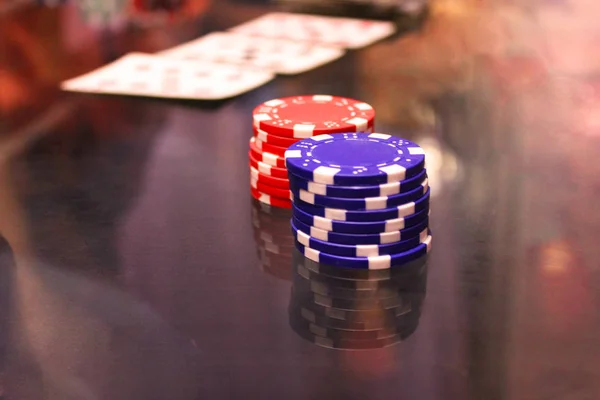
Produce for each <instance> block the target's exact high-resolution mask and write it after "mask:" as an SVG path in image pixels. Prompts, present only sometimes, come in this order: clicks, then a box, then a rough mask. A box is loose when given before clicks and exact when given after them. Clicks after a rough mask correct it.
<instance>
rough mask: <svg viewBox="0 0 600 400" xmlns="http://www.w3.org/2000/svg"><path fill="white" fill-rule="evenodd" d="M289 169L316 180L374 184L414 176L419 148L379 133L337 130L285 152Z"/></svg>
mask: <svg viewBox="0 0 600 400" xmlns="http://www.w3.org/2000/svg"><path fill="white" fill-rule="evenodd" d="M285 160H286V166H287V169H288V171H289V172H291V173H293V174H295V175H297V176H299V177H301V178H304V179H308V180H311V181H313V182H316V183H322V184H335V185H377V184H380V183H389V182H397V181H402V180H404V179H407V178H411V177H413V176H415V175H418V174H419V173H421V172H422V171H423V168H424V166H425V154H424V151H423V149H422V148H421V147H419V146H418V145H417V144H416V143H413V142H411V141H409V140H406V139H401V138H398V137H395V136H391V135H386V134H382V133H354V132H353V133H341V134H333V135H320V136H315V137H311V138H308V139H304V140H302V141H300V142H297V143H295V144H293V145H292V146H290V147H289V148H288V150H287V151H286V152H285Z"/></svg>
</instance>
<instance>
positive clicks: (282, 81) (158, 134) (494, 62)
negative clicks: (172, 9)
mask: <svg viewBox="0 0 600 400" xmlns="http://www.w3.org/2000/svg"><path fill="white" fill-rule="evenodd" d="M494 3H495V2H491V1H487V2H481V1H474V0H473V1H466V0H465V1H462V2H461V1H459V2H457V1H454V2H450V1H438V2H434V4H433V6H432V8H431V10H430V15H429V17H428V19H427V21H426V23H425V24H424V26H422V27H421V28H420V29H419V30H418V31H416V32H412V33H406V34H403V35H399V36H397V37H395V38H392V39H390V40H387V41H384V42H382V43H378V44H376V45H373V46H371V47H368V48H366V49H363V50H360V51H354V52H350V53H348V54H347V55H346V56H344V57H343V58H342V59H340V60H339V61H337V62H335V63H333V64H330V65H327V66H324V67H322V68H319V69H317V70H314V71H311V72H309V73H306V74H302V75H298V76H295V77H286V78H282V77H278V78H277V79H275V80H274V81H273V82H271V83H269V84H267V85H266V86H263V87H261V88H259V89H257V90H255V91H253V92H250V93H247V94H245V95H242V96H240V97H237V98H235V99H232V100H231V101H227V102H222V103H218V104H211V103H204V102H173V101H164V100H156V99H142V98H133V97H131V98H130V97H117V96H89V95H81V94H67V93H62V92H60V91H59V90H58V89H57V84H58V82H60V80H62V79H66V78H69V77H72V76H75V75H77V74H79V73H83V72H86V71H88V70H90V69H92V68H94V67H96V66H99V65H102V64H103V63H104V62H107V61H109V60H111V59H114V58H115V57H117V56H118V55H120V54H124V53H125V52H127V51H131V50H138V51H158V50H161V49H164V48H167V47H170V46H172V45H174V44H176V43H179V42H181V41H185V40H189V39H191V38H194V37H197V36H199V35H201V34H202V33H204V32H208V31H212V30H219V29H225V28H227V27H230V26H233V25H235V24H238V23H240V22H242V21H245V20H248V19H250V18H253V17H254V16H258V15H260V14H262V13H264V12H267V11H269V10H271V9H273V7H272V6H267V5H264V4H258V2H254V3H252V2H243V3H235V2H232V1H219V2H218V4H217V3H216V2H215V3H214V4H211V3H210V2H203V1H200V2H196V3H195V4H196V6H197V7H196V9H195V11H194V12H195V13H196V14H195V15H196V16H195V17H194V18H188V19H185V18H183V19H181V20H175V21H173V22H171V23H170V24H168V25H164V26H162V25H158V26H150V27H146V28H143V29H142V28H136V29H125V30H118V29H117V30H112V31H104V32H101V31H98V30H94V29H92V28H85V25H82V23H81V22H80V21H79V22H78V20H77V18H78V16H77V15H76V14H75V13H73V11H72V10H71V9H69V8H60V9H41V8H35V7H25V8H22V9H19V10H17V11H12V12H11V13H6V14H4V15H2V17H1V18H3V21H4V22H7V23H4V24H0V26H1V28H0V29H2V30H4V31H3V32H2V36H3V37H7V38H9V39H8V42H7V43H8V45H9V46H8V47H7V48H8V50H9V51H7V53H6V54H7V55H8V57H6V58H5V59H4V60H0V67H2V69H1V70H0V71H4V72H3V75H2V76H3V77H2V79H3V82H4V84H3V87H4V89H3V94H2V95H1V96H0V98H1V99H2V103H0V104H1V105H2V109H1V112H2V114H3V125H1V126H0V128H1V129H3V131H2V132H1V136H0V140H1V141H0V162H1V168H0V234H1V236H2V237H4V243H3V244H2V245H1V246H0V274H1V279H0V324H1V329H0V332H1V333H0V354H1V357H0V360H2V361H1V365H2V371H4V372H3V373H2V375H0V376H3V378H0V381H1V382H2V384H3V385H4V388H3V390H4V391H5V398H6V399H27V400H29V399H35V400H38V399H60V400H70V399H76V400H80V399H111V400H120V399H124V400H125V399H127V400H132V399H140V400H146V399H148V400H153V399H169V400H187V399H209V398H210V399H225V398H232V399H234V398H235V399H238V398H239V399H259V398H260V399H266V398H269V399H271V398H272V399H338V398H339V399H369V400H375V399H392V398H415V399H422V400H430V399H431V400H438V399H439V400H442V399H443V400H451V399H461V400H462V399H476V400H480V399H488V400H492V399H524V400H542V399H544V400H545V399H548V400H550V399H561V400H567V399H577V400H588V399H589V400H592V399H598V398H600V369H599V368H598V360H599V359H600V295H599V293H600V261H599V260H600V246H599V245H598V238H599V237H600V213H599V212H598V204H599V194H600V184H599V183H598V182H599V180H598V176H600V163H599V162H598V159H599V155H600V122H598V121H600V119H599V118H600V114H599V111H598V110H599V109H600V80H598V76H600V75H599V74H598V72H599V71H600V58H599V56H598V53H597V51H595V45H594V43H595V39H594V38H597V37H598V34H599V33H600V30H599V29H598V26H597V23H596V22H595V19H594V18H593V16H594V15H597V12H596V11H597V8H598V6H597V5H595V4H594V3H593V2H592V1H589V0H588V1H584V0H578V1H566V2H537V3H531V4H529V3H528V5H519V4H517V2H509V3H511V4H507V2H502V3H503V4H501V5H497V4H494ZM0 4H2V3H0ZM595 10H596V11H595ZM40 21H44V23H40ZM84 28H85V29H84ZM7 32H9V33H10V35H8V33H7ZM73 32H79V33H78V34H73ZM5 34H6V35H5ZM23 49H27V50H23ZM6 71H8V73H7V72H6ZM11 71H12V72H11ZM304 93H330V94H335V95H341V96H349V97H354V98H358V99H361V100H364V101H366V102H369V103H370V104H372V105H373V106H374V107H375V109H376V111H377V119H376V128H377V129H376V130H377V131H379V132H386V133H391V134H394V135H399V136H403V137H406V138H408V139H411V140H415V141H417V142H418V143H420V144H421V145H422V146H423V147H424V148H425V149H426V151H427V155H428V170H429V178H430V185H431V186H432V190H433V198H432V212H431V229H432V231H433V232H434V244H433V250H432V253H431V254H430V256H429V260H428V267H427V268H428V269H427V275H426V279H427V286H426V296H425V298H424V301H423V303H422V305H421V310H420V318H417V321H416V325H415V327H414V332H413V333H412V334H409V335H408V337H407V338H405V340H404V341H402V342H401V343H398V344H396V345H394V346H390V347H386V348H383V349H375V350H369V351H344V350H332V349H328V348H324V347H320V346H317V345H315V344H313V343H310V342H309V341H306V340H304V339H302V338H301V337H300V336H299V335H298V334H296V333H295V332H294V331H293V330H292V329H291V328H290V323H289V316H288V305H289V304H290V298H291V287H292V282H291V279H292V275H293V273H292V256H291V254H290V253H289V252H290V251H291V244H292V238H291V236H290V232H289V229H288V220H287V218H288V217H287V216H285V215H281V213H277V214H276V215H270V214H268V213H265V212H264V211H262V210H261V208H260V207H259V206H257V205H256V203H253V202H252V201H251V198H250V194H249V184H248V164H247V151H248V139H249V138H250V136H251V134H252V131H251V111H252V109H253V107H254V106H256V105H257V104H259V103H260V102H262V101H265V100H268V99H272V98H276V97H282V96H288V95H296V94H304ZM261 234H271V235H274V236H275V238H276V240H277V241H278V243H279V244H280V245H281V248H282V249H284V250H282V251H281V252H282V254H280V255H279V256H277V257H274V258H273V260H271V261H270V264H268V265H265V263H266V261H265V257H264V253H261V252H260V251H257V247H260V246H261V243H262V242H261V239H260V236H261ZM0 390H2V389H0Z"/></svg>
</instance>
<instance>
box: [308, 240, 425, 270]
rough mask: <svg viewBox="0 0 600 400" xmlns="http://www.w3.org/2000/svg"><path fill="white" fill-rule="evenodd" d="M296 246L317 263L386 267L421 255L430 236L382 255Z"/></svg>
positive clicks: (367, 267)
mask: <svg viewBox="0 0 600 400" xmlns="http://www.w3.org/2000/svg"><path fill="white" fill-rule="evenodd" d="M296 248H297V249H298V251H300V252H301V253H302V254H304V256H305V257H307V258H309V259H311V260H313V261H315V262H319V263H324V264H329V265H334V266H341V267H344V268H359V269H386V268H392V267H395V266H398V265H402V264H405V263H407V262H410V261H413V260H416V259H418V258H419V257H422V256H423V255H425V254H427V253H428V252H429V249H430V248H431V236H428V237H427V239H425V241H423V242H422V243H421V244H419V245H418V246H416V247H414V248H412V249H411V250H408V251H406V252H403V253H396V254H391V255H390V254H388V255H382V256H370V257H342V256H336V255H332V254H327V253H322V252H320V251H318V250H315V249H311V248H310V247H306V246H304V245H302V244H300V243H299V242H296Z"/></svg>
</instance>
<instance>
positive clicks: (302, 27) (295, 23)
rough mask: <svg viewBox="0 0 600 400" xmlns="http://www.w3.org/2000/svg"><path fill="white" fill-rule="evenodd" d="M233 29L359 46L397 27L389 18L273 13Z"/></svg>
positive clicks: (233, 30)
mask: <svg viewBox="0 0 600 400" xmlns="http://www.w3.org/2000/svg"><path fill="white" fill-rule="evenodd" d="M230 30H231V31H232V32H235V33H240V34H244V35H249V36H262V37H276V38H280V39H289V40H302V41H307V42H311V43H321V44H327V45H331V46H336V47H346V48H350V49H358V48H361V47H365V46H367V45H369V44H372V43H374V42H376V41H378V40H381V39H383V38H385V37H388V36H390V35H392V34H393V33H394V32H395V30H396V28H395V27H394V24H392V23H391V22H385V21H371V20H362V19H352V18H338V17H322V16H317V15H308V14H291V13H270V14H266V15H263V16H262V17H259V18H257V19H254V20H251V21H249V22H246V23H244V24H242V25H238V26H236V27H234V28H232V29H230Z"/></svg>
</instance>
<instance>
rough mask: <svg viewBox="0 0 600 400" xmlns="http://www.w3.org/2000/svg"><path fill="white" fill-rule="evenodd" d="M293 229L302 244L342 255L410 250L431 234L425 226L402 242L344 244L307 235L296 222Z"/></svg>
mask: <svg viewBox="0 0 600 400" xmlns="http://www.w3.org/2000/svg"><path fill="white" fill-rule="evenodd" d="M292 231H293V233H294V238H295V239H296V241H298V242H299V243H300V244H302V245H303V246H306V247H310V248H311V249H314V250H318V251H322V252H323V253H327V254H333V255H337V256H342V257H370V256H382V255H385V254H396V253H402V252H405V251H408V250H410V249H412V248H414V247H417V246H418V245H419V244H421V243H422V242H424V241H425V239H427V237H428V236H430V232H429V229H427V228H425V229H423V230H422V231H421V232H420V233H419V236H415V237H412V238H410V239H406V240H403V241H401V242H395V243H389V244H359V245H344V244H337V243H330V242H325V241H323V240H319V239H316V238H314V237H311V236H309V235H307V234H306V233H304V232H302V231H301V230H298V228H296V225H295V223H294V222H292Z"/></svg>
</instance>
